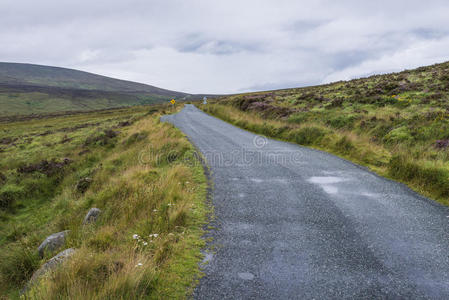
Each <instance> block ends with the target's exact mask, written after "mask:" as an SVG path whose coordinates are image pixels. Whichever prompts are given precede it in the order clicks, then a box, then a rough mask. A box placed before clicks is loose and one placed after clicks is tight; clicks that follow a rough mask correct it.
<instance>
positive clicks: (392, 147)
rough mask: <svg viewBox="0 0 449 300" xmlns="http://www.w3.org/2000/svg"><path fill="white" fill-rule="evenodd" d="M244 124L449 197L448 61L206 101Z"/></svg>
mask: <svg viewBox="0 0 449 300" xmlns="http://www.w3.org/2000/svg"><path fill="white" fill-rule="evenodd" d="M200 107H201V108H202V109H203V110H204V111H206V112H208V113H210V114H212V115H215V116H217V117H220V118H222V119H224V120H226V121H229V122H231V123H233V124H235V125H237V126H240V127H242V128H245V129H248V130H251V131H254V132H257V133H260V134H263V135H267V136H270V137H274V138H278V139H282V140H287V141H290V142H294V143H297V144H300V145H305V146H309V147H313V148H317V149H322V150H325V151H328V152H331V153H334V154H337V155H339V156H342V157H344V158H347V159H350V160H352V161H354V162H357V163H359V164H362V165H365V166H367V167H369V168H371V169H372V170H374V171H376V172H377V173H379V174H381V175H384V176H387V177H390V178H393V179H395V180H399V181H402V182H404V183H406V184H408V185H409V186H410V187H412V188H413V189H415V190H416V191H419V192H421V193H424V194H425V195H427V196H429V197H433V198H434V199H437V200H439V201H440V202H441V203H445V204H449V201H448V199H449V167H448V165H447V161H448V159H449V62H446V63H442V64H436V65H432V66H427V67H420V68H417V69H415V70H406V71H403V72H399V73H393V74H386V75H376V76H371V77H368V78H361V79H355V80H351V81H340V82H335V83H332V84H326V85H320V86H312V87H305V88H294V89H285V90H276V91H268V92H259V93H248V94H240V95H233V96H228V97H222V98H220V99H218V100H217V101H210V104H207V105H206V106H204V105H201V106H200Z"/></svg>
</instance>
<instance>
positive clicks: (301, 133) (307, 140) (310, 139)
mask: <svg viewBox="0 0 449 300" xmlns="http://www.w3.org/2000/svg"><path fill="white" fill-rule="evenodd" d="M293 134H294V140H295V142H296V143H298V144H300V145H312V144H318V143H319V142H320V141H321V139H322V138H323V137H324V136H325V135H326V131H325V130H324V129H321V128H319V127H314V126H309V127H303V128H301V129H299V130H298V131H296V132H293Z"/></svg>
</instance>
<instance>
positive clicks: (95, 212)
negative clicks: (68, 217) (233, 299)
mask: <svg viewBox="0 0 449 300" xmlns="http://www.w3.org/2000/svg"><path fill="white" fill-rule="evenodd" d="M100 213H101V210H100V209H99V208H96V207H92V208H91V209H89V211H88V212H87V214H86V216H85V217H84V221H83V224H89V223H93V222H95V221H97V218H98V216H99V215H100Z"/></svg>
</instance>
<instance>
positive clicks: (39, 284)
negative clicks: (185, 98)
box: [0, 105, 208, 299]
mask: <svg viewBox="0 0 449 300" xmlns="http://www.w3.org/2000/svg"><path fill="white" fill-rule="evenodd" d="M174 109H175V108H173V107H171V106H170V107H169V106H165V105H159V106H151V107H148V106H146V107H145V106H136V107H132V108H126V109H117V110H109V111H102V112H91V113H83V114H76V115H68V116H59V117H52V118H46V119H32V120H25V121H19V122H8V123H1V124H0V298H3V297H6V298H19V297H20V291H21V290H22V289H23V288H24V287H27V288H26V290H25V295H26V297H27V298H28V297H29V298H36V299H135V298H148V299H167V298H185V297H187V296H188V295H189V293H190V292H192V288H193V286H194V284H195V282H196V280H197V279H198V278H199V276H200V272H199V270H198V262H199V261H200V260H201V258H202V256H201V253H200V248H201V247H202V246H204V243H205V242H204V240H202V239H201V235H202V233H203V230H202V228H203V225H204V224H205V222H206V215H207V213H208V207H207V206H206V202H205V199H206V189H207V182H206V178H205V175H204V172H203V167H202V165H201V163H198V160H197V154H196V152H195V150H194V148H193V147H192V145H191V144H190V143H189V142H188V140H187V139H186V138H185V137H184V136H183V134H182V133H181V132H180V131H179V130H177V129H175V128H174V127H173V126H171V125H169V124H166V123H161V122H160V121H159V117H160V115H161V114H165V113H172V112H174ZM91 208H98V209H100V210H101V213H100V214H99V216H98V219H97V220H96V221H95V222H91V223H87V224H83V219H84V218H85V215H86V213H87V212H88V211H89V209H91ZM64 230H70V231H69V232H68V234H67V237H66V239H65V242H64V245H63V246H62V247H60V248H59V249H57V250H54V251H45V252H44V255H43V257H41V256H39V253H38V251H37V248H38V246H39V245H40V243H41V242H42V241H44V239H45V238H46V237H47V236H49V235H50V234H53V233H56V232H61V231H64ZM68 248H73V249H75V252H74V254H73V255H72V256H71V257H69V258H68V259H66V260H64V261H63V262H62V263H61V264H59V265H58V266H57V267H56V268H54V269H52V271H50V272H47V273H46V274H45V276H41V277H40V278H39V279H38V280H36V281H34V282H33V283H32V284H27V283H28V282H29V280H30V278H31V276H32V274H33V273H34V272H35V271H36V270H37V269H39V268H40V267H41V266H42V265H43V264H45V263H46V262H47V261H48V260H49V259H51V258H52V257H53V256H55V255H56V254H57V253H58V252H60V251H62V250H64V249H68Z"/></svg>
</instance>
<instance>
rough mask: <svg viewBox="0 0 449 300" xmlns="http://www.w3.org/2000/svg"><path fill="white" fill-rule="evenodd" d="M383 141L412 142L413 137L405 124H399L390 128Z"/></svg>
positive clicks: (389, 142)
mask: <svg viewBox="0 0 449 300" xmlns="http://www.w3.org/2000/svg"><path fill="white" fill-rule="evenodd" d="M383 140H384V142H385V143H387V144H398V143H411V142H413V140H414V139H413V137H412V136H411V134H410V131H409V130H408V128H407V127H406V126H401V127H398V128H395V129H393V130H391V131H390V132H389V133H388V134H387V135H385V137H384V139H383Z"/></svg>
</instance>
